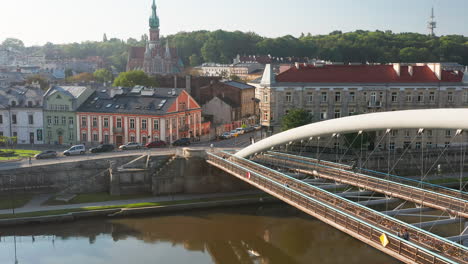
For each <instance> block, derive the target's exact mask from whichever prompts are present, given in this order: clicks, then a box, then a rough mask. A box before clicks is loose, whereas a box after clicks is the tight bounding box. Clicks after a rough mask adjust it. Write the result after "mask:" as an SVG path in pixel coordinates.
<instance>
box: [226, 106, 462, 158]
mask: <svg viewBox="0 0 468 264" xmlns="http://www.w3.org/2000/svg"><path fill="white" fill-rule="evenodd" d="M421 128H423V129H461V130H466V129H468V109H467V108H451V109H424V110H405V111H391V112H380V113H371V114H363V115H356V116H348V117H343V118H338V119H332V120H327V121H323V122H317V123H313V124H309V125H305V126H302V127H298V128H294V129H290V130H288V131H285V132H282V133H279V134H276V135H274V136H271V137H269V138H266V139H264V140H261V141H259V142H257V143H255V144H253V145H250V146H249V147H246V148H244V149H242V150H240V151H239V152H237V153H236V154H235V156H237V157H242V158H245V157H249V156H251V155H253V154H255V153H259V152H262V151H265V150H268V149H270V148H271V147H274V146H278V145H284V144H287V143H289V142H294V141H298V140H303V139H309V138H311V137H319V136H324V135H331V134H346V133H353V132H357V131H375V130H386V129H421Z"/></svg>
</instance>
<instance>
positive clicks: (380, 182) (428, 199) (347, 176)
mask: <svg viewBox="0 0 468 264" xmlns="http://www.w3.org/2000/svg"><path fill="white" fill-rule="evenodd" d="M256 159H257V160H259V161H261V162H265V163H267V164H270V165H274V166H278V167H287V168H290V169H293V170H295V171H298V172H301V173H305V174H309V175H313V176H316V177H319V178H325V179H328V180H333V181H336V182H340V183H345V184H349V185H353V186H356V187H360V188H364V189H367V190H371V191H375V192H379V193H384V194H386V195H389V196H392V197H396V198H400V199H403V200H406V201H411V202H414V203H417V204H421V205H423V206H427V207H431V208H435V209H438V210H442V211H447V212H448V213H449V214H451V215H455V216H459V217H465V218H468V202H467V200H465V199H461V198H458V197H453V196H450V195H447V194H442V193H438V192H434V191H432V190H426V189H423V188H419V187H415V186H410V185H406V184H401V183H398V182H393V181H390V180H387V179H381V178H377V177H373V176H369V175H365V174H361V173H356V172H353V171H349V170H343V169H341V168H336V167H330V166H328V165H330V162H326V163H324V162H322V161H315V162H314V159H311V158H305V157H299V156H295V155H290V154H284V153H271V152H269V153H267V154H264V155H259V156H257V157H256ZM319 162H320V163H319ZM324 164H326V165H324Z"/></svg>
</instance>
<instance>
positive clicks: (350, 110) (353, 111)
mask: <svg viewBox="0 0 468 264" xmlns="http://www.w3.org/2000/svg"><path fill="white" fill-rule="evenodd" d="M348 113H349V115H350V116H352V115H355V114H356V109H354V108H350V109H349V111H348Z"/></svg>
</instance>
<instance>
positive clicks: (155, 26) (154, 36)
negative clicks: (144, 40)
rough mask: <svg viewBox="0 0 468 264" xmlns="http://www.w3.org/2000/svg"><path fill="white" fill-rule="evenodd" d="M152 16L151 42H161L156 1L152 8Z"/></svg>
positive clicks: (150, 22)
mask: <svg viewBox="0 0 468 264" xmlns="http://www.w3.org/2000/svg"><path fill="white" fill-rule="evenodd" d="M151 9H152V14H151V17H150V18H149V26H150V41H151V42H153V41H159V17H158V14H157V13H156V0H153V5H152V6H151Z"/></svg>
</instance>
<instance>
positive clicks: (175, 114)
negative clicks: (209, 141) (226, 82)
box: [77, 86, 202, 146]
mask: <svg viewBox="0 0 468 264" xmlns="http://www.w3.org/2000/svg"><path fill="white" fill-rule="evenodd" d="M201 112H202V110H201V107H200V106H199V105H198V104H197V102H195V100H194V99H193V98H192V97H191V96H190V95H189V94H188V93H187V92H186V91H185V90H183V89H171V88H147V87H143V86H135V87H133V88H122V87H114V88H109V89H102V90H99V91H96V92H95V93H94V94H93V95H92V96H91V97H90V98H89V99H88V100H87V101H86V102H85V103H84V104H83V105H82V106H81V107H80V108H79V109H78V111H77V119H78V132H79V135H80V140H81V142H82V143H87V144H88V143H89V144H92V145H95V144H99V143H108V144H115V145H117V146H120V145H123V144H126V143H129V142H139V143H142V144H146V143H149V142H152V141H155V140H159V139H160V140H164V141H166V142H168V143H172V142H174V141H175V140H177V139H179V138H187V137H188V138H194V137H199V136H200V135H201V133H202V123H201V122H202V116H201Z"/></svg>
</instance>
